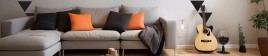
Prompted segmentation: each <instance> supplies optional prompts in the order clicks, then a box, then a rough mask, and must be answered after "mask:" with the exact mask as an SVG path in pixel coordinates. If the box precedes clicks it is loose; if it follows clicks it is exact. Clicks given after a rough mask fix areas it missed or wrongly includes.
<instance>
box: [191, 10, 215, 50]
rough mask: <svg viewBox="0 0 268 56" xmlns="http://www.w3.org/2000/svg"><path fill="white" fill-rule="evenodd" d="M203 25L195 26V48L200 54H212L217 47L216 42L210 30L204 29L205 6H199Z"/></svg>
mask: <svg viewBox="0 0 268 56" xmlns="http://www.w3.org/2000/svg"><path fill="white" fill-rule="evenodd" d="M201 10H202V16H203V17H202V18H203V24H198V25H197V27H196V28H197V31H198V35H197V37H196V39H195V45H194V46H195V48H196V49H197V50H198V51H202V52H213V51H214V50H216V49H217V47H218V42H217V39H216V38H215V36H214V35H213V33H212V32H211V29H210V28H207V27H206V17H205V16H206V15H205V6H204V5H202V6H201Z"/></svg>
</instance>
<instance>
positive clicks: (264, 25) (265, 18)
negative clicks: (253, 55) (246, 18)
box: [250, 0, 268, 56]
mask: <svg viewBox="0 0 268 56" xmlns="http://www.w3.org/2000/svg"><path fill="white" fill-rule="evenodd" d="M260 2H262V6H263V8H264V9H263V10H262V11H259V12H258V13H257V14H255V15H253V16H252V17H251V19H250V21H252V22H253V28H257V29H264V30H265V31H266V32H267V33H266V34H267V36H266V37H264V38H258V45H259V50H260V53H261V56H268V53H267V52H268V48H267V47H268V45H267V42H268V38H267V37H268V11H267V10H265V3H264V0H251V3H255V4H260Z"/></svg>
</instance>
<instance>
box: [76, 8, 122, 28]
mask: <svg viewBox="0 0 268 56" xmlns="http://www.w3.org/2000/svg"><path fill="white" fill-rule="evenodd" d="M78 9H80V12H81V14H91V15H92V24H93V26H94V27H97V28H100V27H102V26H103V25H104V24H105V22H106V20H107V18H108V15H109V12H110V11H114V12H119V6H115V7H106V8H85V7H78Z"/></svg>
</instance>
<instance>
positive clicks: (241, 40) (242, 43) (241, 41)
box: [238, 24, 247, 53]
mask: <svg viewBox="0 0 268 56" xmlns="http://www.w3.org/2000/svg"><path fill="white" fill-rule="evenodd" d="M238 31H239V32H238V33H239V46H240V47H239V52H242V53H245V52H246V51H247V50H246V46H245V43H246V41H245V36H244V32H242V26H241V25H240V24H239V25H238Z"/></svg>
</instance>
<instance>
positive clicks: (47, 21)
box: [31, 13, 57, 30]
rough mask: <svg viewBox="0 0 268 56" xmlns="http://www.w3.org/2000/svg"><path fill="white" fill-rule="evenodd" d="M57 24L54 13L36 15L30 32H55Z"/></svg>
mask: <svg viewBox="0 0 268 56" xmlns="http://www.w3.org/2000/svg"><path fill="white" fill-rule="evenodd" d="M56 22H57V14H56V13H41V14H37V16H36V19H35V22H34V24H33V26H32V28H31V30H55V29H56Z"/></svg>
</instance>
